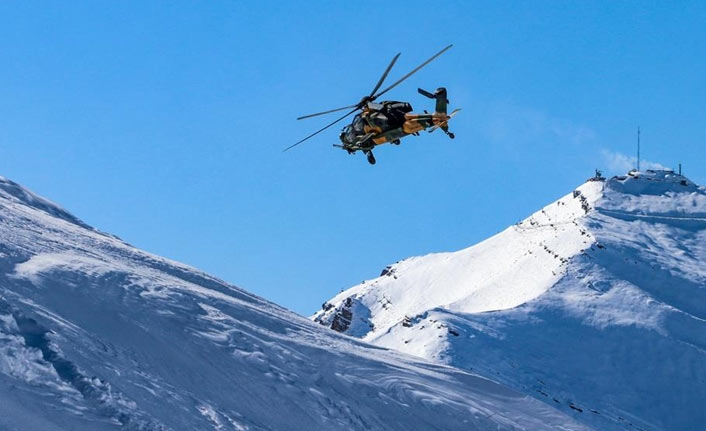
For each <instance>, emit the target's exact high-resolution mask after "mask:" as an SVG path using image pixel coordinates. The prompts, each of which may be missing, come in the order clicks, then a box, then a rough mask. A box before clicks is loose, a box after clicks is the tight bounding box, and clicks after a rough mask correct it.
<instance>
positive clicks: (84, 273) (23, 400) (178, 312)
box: [0, 178, 586, 431]
mask: <svg viewBox="0 0 706 431" xmlns="http://www.w3.org/2000/svg"><path fill="white" fill-rule="evenodd" d="M0 429H1V430H3V431H20V430H22V431H24V430H42V431H55V430H72V431H82V430H91V431H101V430H143V431H147V430H155V431H156V430H160V431H166V430H218V431H228V430H233V431H244V430H250V431H259V430H304V429H312V430H313V429H317V430H324V429H346V430H411V429H425V430H454V429H463V430H486V429H502V430H538V429H543V430H553V429H561V430H583V429H586V428H585V427H584V426H582V425H580V424H577V423H576V422H575V421H573V420H572V419H571V418H569V417H568V416H567V415H565V414H564V413H561V412H559V411H558V410H556V409H554V408H552V407H548V406H546V405H544V404H542V403H540V402H538V401H536V400H534V399H532V398H530V397H527V396H525V395H522V394H521V393H519V392H517V391H513V390H510V389H508V388H506V387H504V386H502V385H500V384H498V383H495V382H492V381H490V380H487V379H485V378H482V377H479V376H477V375H473V374H470V373H468V372H464V371H461V370H456V369H453V368H450V367H447V366H443V365H438V364H432V363H429V362H427V361H424V360H420V359H416V358H413V357H410V356H408V355H404V354H401V353H396V352H391V351H387V350H385V349H381V348H379V347H374V346H370V345H367V344H365V343H362V342H359V341H357V340H354V339H351V338H350V337H345V336H342V335H340V334H336V333H333V332H332V331H329V330H327V329H325V328H322V327H321V326H320V325H317V324H315V323H313V322H311V321H309V320H308V319H306V318H304V317H302V316H298V315H296V314H294V313H292V312H290V311H287V310H285V309H283V308H281V307H279V306H277V305H275V304H272V303H270V302H268V301H265V300H263V299H261V298H258V297H256V296H254V295H252V294H250V293H248V292H246V291H244V290H242V289H239V288H237V287H234V286H231V285H228V284H227V283H224V282H223V281H220V280H218V279H216V278H214V277H211V276H209V275H207V274H204V273H202V272H200V271H198V270H195V269H193V268H190V267H188V266H185V265H182V264H179V263H176V262H173V261H170V260H167V259H164V258H161V257H159V256H154V255H151V254H149V253H146V252H143V251H140V250H138V249H136V248H134V247H132V246H130V245H128V244H126V243H124V242H122V241H120V240H119V239H118V238H116V237H113V236H110V235H107V234H104V233H101V232H99V231H97V230H95V229H93V228H91V227H89V226H87V225H86V224H85V223H83V222H81V221H80V220H79V219H78V218H76V217H75V216H73V215H71V214H70V213H68V212H67V211H66V210H64V209H62V208H60V207H59V206H58V205H56V204H53V203H51V202H50V201H48V200H46V199H43V198H41V197H39V196H37V195H35V194H34V193H32V192H30V191H28V190H26V189H24V188H23V187H21V186H19V185H18V184H16V183H13V182H11V181H9V180H6V179H4V178H0Z"/></svg>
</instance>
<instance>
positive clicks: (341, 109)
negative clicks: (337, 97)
mask: <svg viewBox="0 0 706 431" xmlns="http://www.w3.org/2000/svg"><path fill="white" fill-rule="evenodd" d="M357 107H358V105H351V106H344V107H343V108H336V109H331V110H330V111H324V112H317V113H316V114H309V115H305V116H303V117H298V118H297V120H303V119H305V118H311V117H316V116H318V115H324V114H330V113H332V112H337V111H343V110H344V109H351V108H357Z"/></svg>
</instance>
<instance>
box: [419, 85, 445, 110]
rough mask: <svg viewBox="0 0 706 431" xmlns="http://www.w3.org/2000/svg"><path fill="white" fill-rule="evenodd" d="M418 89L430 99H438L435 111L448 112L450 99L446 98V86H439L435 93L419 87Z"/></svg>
mask: <svg viewBox="0 0 706 431" xmlns="http://www.w3.org/2000/svg"><path fill="white" fill-rule="evenodd" d="M417 91H418V92H419V94H421V95H423V96H426V97H428V98H430V99H436V107H435V111H436V112H437V113H441V114H446V107H447V105H448V104H449V100H448V99H447V98H446V88H444V87H439V88H437V89H436V91H435V92H434V94H432V93H430V92H428V91H426V90H423V89H421V88H418V89H417Z"/></svg>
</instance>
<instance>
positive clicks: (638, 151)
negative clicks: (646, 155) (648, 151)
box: [637, 126, 640, 171]
mask: <svg viewBox="0 0 706 431" xmlns="http://www.w3.org/2000/svg"><path fill="white" fill-rule="evenodd" d="M637 170H638V171H639V170H640V126H637Z"/></svg>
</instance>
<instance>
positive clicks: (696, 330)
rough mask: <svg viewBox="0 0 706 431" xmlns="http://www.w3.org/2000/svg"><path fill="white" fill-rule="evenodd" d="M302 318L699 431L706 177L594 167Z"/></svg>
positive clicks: (602, 408) (557, 397) (639, 424)
mask: <svg viewBox="0 0 706 431" xmlns="http://www.w3.org/2000/svg"><path fill="white" fill-rule="evenodd" d="M313 319H314V320H315V321H317V322H319V323H320V324H322V325H325V326H328V327H331V328H333V329H335V330H337V331H339V332H343V333H347V334H349V335H353V336H356V337H360V338H362V339H364V340H366V341H368V342H372V343H374V344H377V345H380V346H384V347H389V348H394V349H397V350H399V351H402V352H406V353H410V354H414V355H417V356H420V357H423V358H427V359H430V360H434V361H437V362H440V363H444V364H450V365H453V366H456V367H459V368H464V369H467V370H473V371H476V372H480V373H482V374H485V375H489V376H493V378H494V379H497V380H499V381H501V382H503V383H506V384H508V385H510V386H512V387H514V388H516V389H518V390H521V391H523V392H525V393H526V394H528V395H532V396H534V397H535V398H537V399H540V400H542V401H545V402H546V403H547V404H549V405H553V406H556V407H558V408H560V409H563V410H564V411H565V412H567V413H570V414H572V415H573V417H574V418H576V419H577V420H579V421H582V422H584V423H586V424H588V425H591V426H595V427H596V428H597V429H604V430H605V429H611V430H612V429H615V430H619V429H620V430H622V429H634V430H643V431H646V430H677V429H679V430H687V429H697V428H699V427H702V426H703V424H706V410H704V408H703V407H704V400H706V189H705V188H704V187H699V186H697V185H696V184H694V183H692V182H691V181H689V180H688V179H687V178H685V177H683V176H681V175H678V174H675V173H674V172H672V171H654V170H648V171H646V172H637V171H632V172H630V173H629V174H628V175H625V176H616V177H613V178H611V179H605V178H602V177H600V176H599V177H595V178H591V179H590V180H588V181H587V182H586V183H585V184H583V185H581V186H580V187H578V188H576V189H575V190H573V191H572V192H571V193H569V194H568V195H566V196H564V197H562V198H561V199H559V200H557V201H556V202H553V203H552V204H550V205H548V206H546V207H544V208H543V209H541V210H540V211H538V212H536V213H534V214H532V215H531V216H530V217H528V218H527V219H525V220H524V221H522V222H520V223H518V224H516V225H514V226H511V227H509V228H507V229H506V230H504V231H502V232H501V233H499V234H497V235H495V236H493V237H491V238H489V239H487V240H485V241H483V242H481V243H479V244H476V245H474V246H472V247H470V248H467V249H464V250H460V251H457V252H452V253H436V254H430V255H426V256H422V257H413V258H409V259H405V260H403V261H400V262H398V263H396V264H394V265H390V266H388V267H387V268H385V269H384V270H383V271H382V274H381V275H380V277H378V278H376V279H373V280H369V281H365V282H363V283H362V284H360V285H358V286H355V287H352V288H350V289H348V290H346V291H344V292H342V293H340V294H339V295H337V296H336V297H334V298H333V299H331V300H330V301H328V302H326V303H324V305H323V308H322V310H320V311H319V312H317V313H316V314H315V315H314V316H313ZM695 427H696V428H695Z"/></svg>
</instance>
